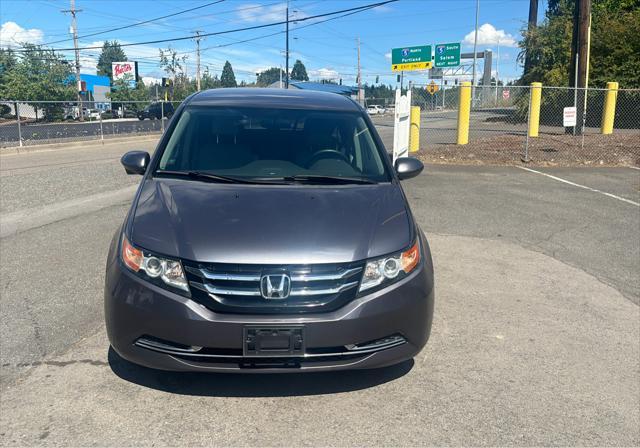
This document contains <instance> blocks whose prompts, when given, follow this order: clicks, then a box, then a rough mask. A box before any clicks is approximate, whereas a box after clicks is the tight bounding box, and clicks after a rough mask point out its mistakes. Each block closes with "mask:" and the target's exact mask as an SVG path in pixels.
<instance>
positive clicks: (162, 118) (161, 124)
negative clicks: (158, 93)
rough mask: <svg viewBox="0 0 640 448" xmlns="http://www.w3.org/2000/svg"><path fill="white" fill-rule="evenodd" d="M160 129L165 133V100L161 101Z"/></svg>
mask: <svg viewBox="0 0 640 448" xmlns="http://www.w3.org/2000/svg"><path fill="white" fill-rule="evenodd" d="M160 131H161V132H162V133H163V134H164V101H160Z"/></svg>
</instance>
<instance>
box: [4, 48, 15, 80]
mask: <svg viewBox="0 0 640 448" xmlns="http://www.w3.org/2000/svg"><path fill="white" fill-rule="evenodd" d="M17 63H18V60H17V59H16V55H15V53H14V52H13V51H12V50H11V49H10V48H7V49H4V48H0V86H1V85H3V84H4V76H5V74H6V73H8V72H10V71H11V70H13V69H14V68H15V66H16V64H17Z"/></svg>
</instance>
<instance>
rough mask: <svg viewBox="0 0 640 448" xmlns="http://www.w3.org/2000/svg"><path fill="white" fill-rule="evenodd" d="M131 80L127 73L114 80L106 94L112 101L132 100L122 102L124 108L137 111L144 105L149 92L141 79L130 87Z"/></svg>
mask: <svg viewBox="0 0 640 448" xmlns="http://www.w3.org/2000/svg"><path fill="white" fill-rule="evenodd" d="M131 80H132V78H131V75H127V76H125V77H124V78H121V79H117V80H116V81H114V82H113V86H111V92H110V93H108V96H109V99H110V100H111V101H112V102H113V103H127V102H132V103H130V104H124V106H125V108H126V109H130V110H134V111H138V110H141V109H143V108H144V107H145V105H146V104H144V102H145V101H147V100H148V99H149V92H148V90H147V88H146V87H145V85H144V83H143V82H142V80H139V81H138V82H137V83H136V86H135V87H131Z"/></svg>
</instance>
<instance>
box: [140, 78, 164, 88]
mask: <svg viewBox="0 0 640 448" xmlns="http://www.w3.org/2000/svg"><path fill="white" fill-rule="evenodd" d="M160 81H162V79H160V78H156V77H154V76H143V77H142V82H144V85H145V86H152V85H154V84H160Z"/></svg>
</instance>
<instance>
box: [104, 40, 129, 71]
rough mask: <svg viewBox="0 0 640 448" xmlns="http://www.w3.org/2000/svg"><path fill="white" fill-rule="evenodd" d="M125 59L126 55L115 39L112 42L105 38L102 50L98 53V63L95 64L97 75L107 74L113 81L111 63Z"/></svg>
mask: <svg viewBox="0 0 640 448" xmlns="http://www.w3.org/2000/svg"><path fill="white" fill-rule="evenodd" d="M127 60H128V59H127V55H126V54H125V53H124V51H123V50H122V47H121V46H120V44H119V43H118V41H117V40H114V41H112V42H109V41H108V40H105V41H104V44H103V45H102V52H101V53H100V57H99V58H98V65H97V66H96V67H97V69H98V75H100V76H108V77H109V79H111V80H112V81H113V73H112V70H111V63H112V62H124V61H127Z"/></svg>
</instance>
